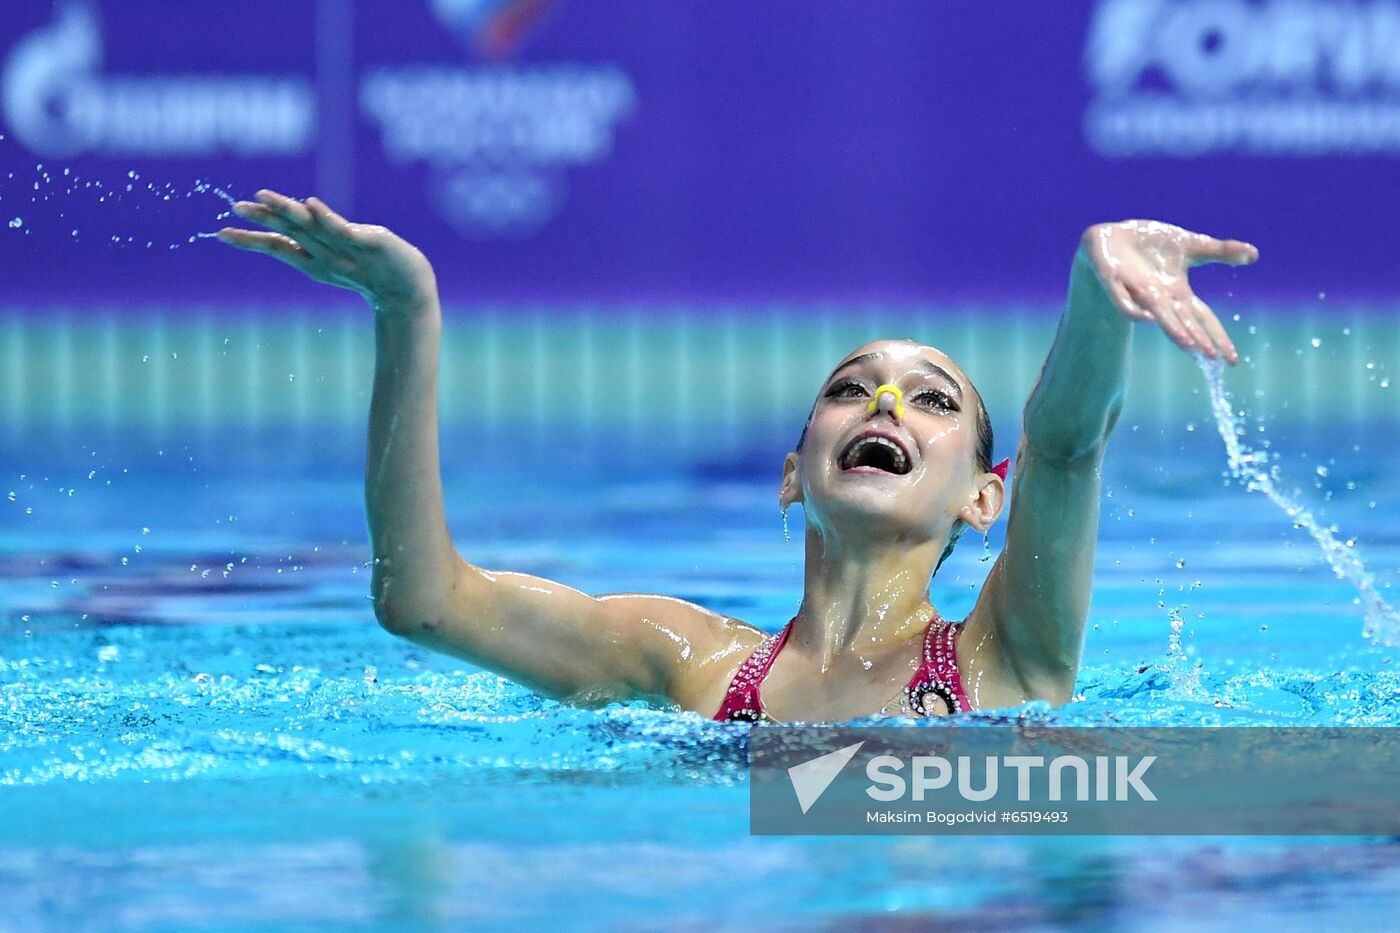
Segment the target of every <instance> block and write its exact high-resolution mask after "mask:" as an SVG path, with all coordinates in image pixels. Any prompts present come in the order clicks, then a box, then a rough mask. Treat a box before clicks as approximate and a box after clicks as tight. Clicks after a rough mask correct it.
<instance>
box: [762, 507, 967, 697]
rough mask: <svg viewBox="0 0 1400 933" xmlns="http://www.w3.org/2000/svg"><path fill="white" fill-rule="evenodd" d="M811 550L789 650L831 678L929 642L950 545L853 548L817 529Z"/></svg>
mask: <svg viewBox="0 0 1400 933" xmlns="http://www.w3.org/2000/svg"><path fill="white" fill-rule="evenodd" d="M806 549H807V560H806V566H805V568H804V572H803V594H802V606H801V608H799V610H798V612H797V619H796V621H795V623H794V624H793V627H792V634H791V635H790V636H789V645H790V646H791V648H789V649H788V650H795V651H796V653H798V654H800V655H805V656H808V657H812V658H814V659H815V660H816V661H817V662H818V663H819V664H820V669H821V670H822V671H823V672H825V671H827V670H830V669H831V668H832V667H833V666H835V665H838V664H843V663H844V662H845V661H847V660H853V659H858V658H857V657H856V656H857V655H868V654H872V653H875V654H878V653H880V652H881V651H882V650H884V649H886V648H888V647H889V646H892V645H896V644H905V643H907V642H908V641H910V640H911V639H912V638H914V637H916V636H921V635H922V634H923V632H924V630H925V629H926V628H927V626H928V620H929V619H930V618H931V616H932V607H931V606H930V604H929V599H928V582H929V577H930V576H932V574H933V568H934V565H935V562H936V561H937V558H938V557H939V555H941V554H942V553H943V541H942V540H930V541H925V542H921V543H919V544H917V545H913V546H911V545H910V544H909V543H908V542H897V543H896V542H890V543H889V544H879V545H872V544H870V543H868V542H862V543H861V544H860V545H859V546H851V544H850V543H849V542H844V541H843V540H842V539H841V538H840V536H839V535H834V534H831V533H830V532H828V533H825V534H823V533H822V532H821V531H819V530H817V529H815V528H812V527H810V526H809V527H808V528H807V534H806Z"/></svg>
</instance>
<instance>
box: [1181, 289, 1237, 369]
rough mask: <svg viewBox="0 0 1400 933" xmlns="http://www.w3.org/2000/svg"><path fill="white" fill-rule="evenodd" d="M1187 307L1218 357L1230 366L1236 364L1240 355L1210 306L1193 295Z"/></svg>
mask: <svg viewBox="0 0 1400 933" xmlns="http://www.w3.org/2000/svg"><path fill="white" fill-rule="evenodd" d="M1187 306H1188V308H1189V309H1190V313H1191V314H1192V315H1193V316H1194V317H1195V319H1196V320H1197V321H1198V322H1199V323H1200V326H1201V329H1202V330H1204V331H1205V333H1206V336H1208V337H1209V338H1210V340H1211V342H1212V343H1213V344H1214V345H1215V349H1216V350H1217V351H1219V353H1220V355H1221V356H1223V357H1225V359H1226V360H1228V361H1229V362H1230V364H1231V365H1233V364H1235V363H1238V362H1239V361H1240V355H1239V353H1238V351H1236V350H1235V344H1234V342H1233V341H1232V340H1230V335H1229V334H1227V333H1226V332H1225V326H1224V325H1223V324H1221V323H1220V319H1219V318H1217V317H1216V316H1215V312H1214V311H1212V310H1211V309H1210V306H1209V305H1207V304H1206V303H1205V302H1204V301H1202V300H1201V299H1199V298H1197V297H1196V296H1195V295H1192V296H1191V297H1190V300H1189V302H1188V303H1187ZM1211 355H1212V356H1213V355H1214V354H1211Z"/></svg>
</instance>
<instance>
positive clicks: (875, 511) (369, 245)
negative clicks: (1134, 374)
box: [220, 191, 1258, 721]
mask: <svg viewBox="0 0 1400 933" xmlns="http://www.w3.org/2000/svg"><path fill="white" fill-rule="evenodd" d="M235 211H236V213H237V214H238V215H239V216H240V217H243V218H244V219H246V220H249V221H252V222H255V223H258V224H260V225H262V226H263V227H265V228H267V229H266V230H262V231H252V230H240V229H235V228H226V229H225V230H223V231H221V232H220V238H221V239H222V240H223V241H224V242H226V243H228V244H230V245H232V246H236V247H238V248H241V249H247V250H252V251H255V252H262V253H266V254H268V255H271V256H273V257H275V258H278V259H280V260H282V261H284V262H286V263H288V264H290V265H293V266H295V267H296V268H298V269H300V270H301V271H303V272H304V273H305V274H307V275H308V276H309V277H311V278H313V279H315V280H316V281H321V282H326V283H328V284H333V285H337V286H339V287H343V288H350V289H353V290H355V291H357V292H359V293H360V294H362V295H364V296H365V297H366V299H367V300H368V301H369V302H370V305H371V307H372V308H373V309H374V316H375V337H376V362H375V379H374V390H373V395H372V398H371V403H370V427H369V457H368V459H367V466H366V475H365V502H366V507H367V510H368V515H369V524H370V537H371V544H372V547H373V551H374V557H375V565H374V579H373V596H374V603H375V612H376V615H377V617H378V619H379V621H380V623H381V624H382V625H383V626H384V627H385V628H386V629H387V630H388V631H390V632H393V633H395V634H398V635H401V636H403V637H406V638H409V639H411V640H413V641H415V642H417V643H419V644H423V645H426V646H428V647H430V648H433V649H436V650H439V651H443V652H447V653H450V654H453V655H457V656H459V657H463V658H466V659H468V660H470V661H472V662H474V663H477V664H480V665H481V666H483V667H486V668H489V669H491V670H494V671H497V672H499V673H501V674H503V675H504V676H507V677H510V678H512V679H514V680H517V681H519V682H521V683H524V684H526V685H527V686H530V687H532V688H533V689H535V690H537V691H539V692H541V693H543V694H546V695H549V696H553V697H558V698H564V699H573V700H575V701H581V702H596V701H601V700H605V699H626V698H649V699H659V700H662V701H664V702H667V703H671V704H674V705H676V706H678V707H680V708H681V709H685V710H693V711H696V712H699V713H701V714H703V715H705V716H711V715H713V714H714V712H715V710H716V709H718V708H719V706H720V703H721V701H722V698H723V695H724V692H725V690H726V688H727V686H728V684H729V681H730V679H731V678H732V677H733V675H734V672H735V670H736V669H737V668H738V666H739V665H740V664H741V663H742V661H743V660H744V659H745V658H746V657H747V656H748V655H749V654H750V653H751V652H752V651H753V649H754V648H755V647H757V646H758V645H759V644H760V643H761V641H762V639H763V637H764V635H763V633H762V632H761V631H760V630H759V629H757V628H755V627H754V626H752V625H750V624H748V623H746V622H744V621H741V620H738V619H734V618H730V617H728V616H724V615H722V614H719V613H715V612H712V611H710V610H708V609H706V608H704V607H702V606H698V605H695V604H693V603H689V602H686V601H684V600H680V599H675V598H672V597H667V596H661V595H655V594H646V593H617V594H608V595H603V596H596V597H595V596H590V595H588V594H585V593H582V592H579V591H578V590H575V589H573V588H571V587H568V586H565V585H563V584H560V583H556V582H554V581H550V580H545V579H542V578H539V577H535V576H531V575H528V574H521V573H514V572H510V571H497V570H486V569H483V568H481V567H477V566H475V565H473V564H471V563H469V562H468V561H466V560H464V559H463V558H462V557H461V556H460V555H459V554H458V552H457V550H456V548H455V546H454V544H453V541H452V538H451V537H450V535H449V534H448V530H447V525H446V521H445V518H444V509H443V502H442V484H441V477H440V475H439V472H438V436H437V407H436V406H437V401H436V395H437V373H438V356H439V351H440V340H441V312H440V308H439V306H438V299H437V289H436V283H435V278H434V275H433V271H432V266H431V264H430V263H429V262H428V260H427V259H426V257H424V256H423V254H422V253H421V252H419V251H418V250H417V249H415V248H414V247H413V246H412V245H410V244H409V243H407V242H406V241H404V240H403V239H401V238H400V237H398V236H396V235H395V234H393V233H392V232H390V231H389V230H387V229H385V228H383V227H379V226H374V225H367V224H356V223H351V222H349V221H347V220H345V219H344V218H342V217H340V216H339V215H338V214H336V213H335V212H334V211H332V210H331V209H330V208H329V207H328V206H326V205H325V204H324V203H323V202H321V201H319V200H317V199H315V198H308V199H307V200H305V201H299V200H296V199H292V198H287V197H284V196H282V195H279V194H276V193H275V192H271V191H261V192H259V193H258V199H257V201H255V202H239V203H238V205H236V207H235ZM1257 255H1258V254H1257V251H1256V250H1255V249H1254V247H1252V246H1249V245H1248V244H1245V243H1240V242H1238V241H1233V240H1216V239H1213V238H1211V237H1207V236H1204V235H1201V234H1194V233H1190V232H1188V231H1185V230H1182V229H1181V228H1179V227H1173V226H1171V225H1169V224H1162V223H1158V222H1155V221H1127V222H1124V223H1119V224H1100V225H1096V226H1094V227H1091V228H1089V230H1087V231H1086V232H1085V234H1084V237H1083V238H1082V239H1081V242H1080V245H1079V249H1078V251H1077V252H1076V254H1075V258H1074V262H1073V265H1072V271H1071V278H1070V293H1069V300H1068V303H1067V306H1066V310H1065V313H1064V316H1063V318H1062V319H1061V322H1060V325H1059V328H1058V330H1057V332H1056V336H1055V341H1054V344H1053V346H1052V347H1051V350H1050V353H1049V355H1048V357H1047V359H1046V363H1045V367H1044V369H1043V370H1042V373H1041V377H1040V380H1039V382H1038V383H1037V385H1036V388H1035V390H1034V391H1033V392H1032V394H1031V396H1030V398H1029V399H1028V401H1027V403H1026V408H1025V412H1024V420H1023V433H1022V435H1021V438H1020V441H1019V444H1018V447H1017V452H1016V458H1015V475H1014V477H1013V479H1012V483H1011V486H1012V489H1013V490H1014V494H1013V495H1012V496H1011V497H1010V509H1009V518H1008V521H1009V525H1008V528H1007V535H1006V547H1005V548H1004V549H1003V551H1002V553H1001V555H1000V556H999V557H998V559H997V561H996V563H995V564H994V566H993V568H992V571H991V573H990V574H989V575H988V578H987V581H986V583H985V584H984V586H983V589H982V591H981V592H980V593H979V596H978V599H977V602H976V604H975V606H974V608H973V610H972V612H971V613H970V614H969V615H968V617H967V619H966V622H965V625H964V630H963V632H962V634H961V636H960V639H959V643H958V667H959V671H960V673H961V675H962V679H963V683H964V685H965V687H966V690H967V693H968V695H969V697H970V699H971V700H972V703H973V706H974V707H995V706H1006V705H1013V704H1019V703H1024V702H1025V701H1027V700H1031V699H1043V700H1048V701H1050V702H1052V703H1064V702H1067V701H1068V700H1069V699H1070V697H1071V694H1072V692H1073V686H1074V678H1075V675H1076V674H1077V671H1078V667H1079V661H1080V656H1081V654H1082V650H1083V637H1084V627H1085V623H1086V621H1087V618H1088V611H1089V596H1090V590H1091V585H1092V567H1093V553H1094V540H1095V536H1096V532H1097V527H1098V507H1099V469H1100V465H1101V463H1102V459H1103V456H1104V452H1105V449H1106V445H1107V440H1108V437H1109V435H1110V433H1111V432H1112V429H1113V426H1114V423H1115V422H1116V420H1117V417H1118V413H1119V411H1120V410H1121V406H1122V400H1123V394H1124V392H1125V391H1126V382H1127V355H1128V348H1129V341H1130V339H1131V332H1132V325H1133V323H1135V322H1139V321H1141V322H1152V323H1156V324H1157V325H1158V326H1160V327H1161V328H1162V330H1163V331H1165V332H1166V333H1167V335H1168V336H1169V337H1170V338H1171V339H1172V340H1174V341H1175V342H1176V343H1177V344H1178V345H1179V346H1181V347H1182V348H1183V349H1184V350H1186V351H1188V352H1192V353H1203V354H1205V355H1206V356H1208V357H1211V358H1223V359H1224V360H1226V361H1227V362H1229V363H1232V364H1233V363H1235V362H1236V361H1237V359H1238V356H1237V354H1236V353H1235V349H1234V347H1233V346H1232V345H1231V343H1230V340H1229V337H1228V335H1227V334H1226V333H1225V330H1224V328H1223V327H1222V326H1221V325H1220V322H1219V321H1218V319H1216V317H1215V315H1214V313H1213V312H1212V311H1211V310H1210V308H1209V307H1208V306H1206V305H1205V304H1204V303H1203V302H1201V301H1200V300H1199V299H1198V298H1197V297H1196V296H1195V295H1194V293H1192V292H1191V289H1190V287H1189V284H1188V282H1187V270H1188V269H1189V268H1190V267H1191V266H1193V265H1196V264H1199V263H1201V262H1216V261H1218V262H1229V263H1233V264H1244V263H1249V262H1253V261H1254V260H1255V259H1256V258H1257ZM885 383H890V384H893V385H896V386H898V387H899V388H900V390H901V391H902V392H903V401H904V410H903V413H902V414H901V413H899V412H897V411H895V410H893V407H892V406H891V405H890V404H889V399H886V401H885V402H884V403H883V404H877V406H876V408H875V410H874V411H873V412H872V411H871V410H870V402H871V401H872V400H876V399H875V398H874V392H875V390H876V388H877V387H878V386H880V385H882V384H885ZM977 398H978V396H977V392H976V389H975V387H974V386H973V384H972V382H971V381H970V380H969V379H968V378H967V376H966V374H965V373H963V372H962V371H961V369H960V368H959V367H958V365H957V363H956V362H955V361H954V360H952V359H950V358H949V357H948V356H947V355H946V354H944V353H942V352H940V351H939V350H937V349H935V348H933V347H929V346H922V345H920V344H917V343H915V342H913V341H909V340H881V341H875V342H873V343H870V344H867V345H865V346H863V347H860V348H857V349H856V350H855V351H853V352H852V353H850V354H849V355H848V356H847V357H846V358H845V359H844V360H842V361H841V363H840V364H839V365H838V366H837V367H836V368H835V369H834V370H833V372H832V374H831V375H830V376H829V377H828V379H827V380H826V382H825V383H824V384H823V386H822V387H821V391H820V394H819V397H818V400H817V403H816V405H815V407H814V409H813V412H812V419H811V423H810V425H809V428H808V431H807V436H806V440H805V443H804V444H803V447H802V450H801V451H793V452H792V453H789V454H788V455H787V458H786V459H785V461H784V463H783V469H782V478H781V481H780V484H779V502H780V504H781V505H782V506H783V507H784V508H790V507H797V506H800V507H801V508H802V509H803V511H804V513H805V517H806V533H805V542H804V543H805V549H806V564H805V567H804V576H803V599H802V603H801V606H800V607H799V609H798V612H797V616H796V622H795V624H794V628H793V632H792V636H791V637H790V639H789V641H788V644H787V646H786V647H785V648H784V650H783V651H782V652H781V653H780V654H779V655H778V657H777V659H776V660H775V661H774V663H773V667H772V669H771V671H770V673H769V675H768V677H767V679H766V680H765V681H764V683H763V691H762V692H763V699H764V703H765V707H766V709H767V710H768V712H769V713H770V715H771V716H772V717H773V718H775V719H777V720H783V721H786V720H797V719H801V720H805V721H831V720H842V719H849V718H852V717H855V716H864V715H869V714H873V713H876V712H880V711H883V712H887V713H896V714H897V713H900V712H903V710H902V709H901V708H900V703H899V701H900V699H901V695H902V688H903V686H904V685H905V683H907V681H908V679H909V677H910V675H911V674H912V672H913V670H914V669H915V667H916V666H917V661H918V658H919V654H920V648H921V645H922V639H923V634H924V631H925V628H926V626H927V622H928V620H929V618H930V617H931V614H932V612H933V611H934V607H933V603H932V602H931V601H930V595H931V594H930V587H929V580H930V576H931V575H932V573H933V569H934V567H935V565H936V564H937V561H938V558H939V556H940V555H941V554H942V552H943V548H944V544H945V542H946V541H947V540H948V537H949V535H950V534H951V533H953V531H954V529H955V527H957V523H959V522H961V523H963V524H964V525H965V526H966V527H967V529H968V530H969V532H970V533H980V532H982V531H984V530H986V529H987V528H989V527H990V526H991V524H992V523H993V522H995V521H997V520H998V519H999V517H1000V516H1001V515H1002V513H1003V510H1004V507H1005V505H1006V503H1007V489H1006V484H1005V483H1004V482H1003V481H1002V479H1001V477H999V476H998V475H997V474H995V473H992V472H989V471H986V470H982V469H980V468H979V466H978V464H977V450H976V447H977V436H976V435H977V430H976V412H977V404H978V403H977ZM877 401H878V400H877ZM868 434H878V435H881V437H882V440H879V441H870V440H866V441H864V442H862V441H861V439H862V438H863V437H864V436H865V435H868ZM858 442H861V443H863V444H864V445H865V446H864V447H862V448H861V449H859V450H857V449H856V447H855V446H853V445H855V444H857V443H858ZM872 443H873V444H875V445H877V446H878V447H880V448H883V449H880V450H876V449H875V447H872V446H870V445H871V444H872ZM896 451H897V452H896ZM853 454H858V456H852V455H853ZM468 549H469V548H468ZM933 711H935V712H941V711H942V710H941V709H937V710H933Z"/></svg>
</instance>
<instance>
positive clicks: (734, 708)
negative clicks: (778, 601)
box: [715, 616, 797, 722]
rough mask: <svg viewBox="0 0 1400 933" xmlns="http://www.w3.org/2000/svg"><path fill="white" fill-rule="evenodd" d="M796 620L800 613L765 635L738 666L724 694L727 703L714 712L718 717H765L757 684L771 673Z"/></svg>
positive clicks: (721, 719)
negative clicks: (779, 628)
mask: <svg viewBox="0 0 1400 933" xmlns="http://www.w3.org/2000/svg"><path fill="white" fill-rule="evenodd" d="M796 621H797V617H796V616H793V618H792V620H791V621H790V622H788V624H787V625H785V626H783V630H782V631H781V632H779V633H777V634H776V635H768V636H767V637H765V638H764V639H763V641H762V643H760V644H759V646H758V647H757V648H755V649H754V650H753V654H751V655H749V656H748V658H746V659H745V660H744V663H743V664H740V665H739V669H738V670H737V671H735V672H734V679H733V680H731V681H730V682H729V690H728V691H726V692H725V694H724V703H723V704H721V705H720V708H719V712H717V713H715V720H716V721H718V722H745V721H747V722H758V721H759V720H760V719H764V718H766V716H765V714H764V712H763V700H762V699H760V698H759V694H758V685H759V684H761V683H763V678H765V677H767V676H768V669H769V668H770V667H772V666H773V659H774V658H776V657H777V656H778V652H779V651H782V650H783V645H785V644H787V639H788V633H790V632H791V631H792V623H793V622H796Z"/></svg>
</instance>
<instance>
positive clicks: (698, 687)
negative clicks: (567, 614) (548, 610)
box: [598, 593, 767, 716]
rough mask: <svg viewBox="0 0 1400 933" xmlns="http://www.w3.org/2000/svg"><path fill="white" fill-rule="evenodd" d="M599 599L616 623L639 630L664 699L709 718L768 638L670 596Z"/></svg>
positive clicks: (746, 625)
mask: <svg viewBox="0 0 1400 933" xmlns="http://www.w3.org/2000/svg"><path fill="white" fill-rule="evenodd" d="M598 599H599V600H600V601H602V602H603V603H604V604H605V605H608V608H609V610H610V611H611V613H615V614H617V615H616V616H615V620H616V621H617V622H619V623H621V622H622V618H618V617H619V616H620V617H625V618H626V620H627V621H626V622H625V623H623V624H624V625H626V626H627V627H629V628H630V627H631V626H632V625H639V626H640V632H639V633H638V637H640V639H641V645H643V646H644V648H643V650H645V651H646V652H647V654H648V655H649V656H650V657H651V658H652V659H653V661H654V663H655V664H656V665H658V666H659V667H661V668H664V675H663V676H662V678H661V680H662V681H664V682H665V683H667V684H668V685H669V686H668V689H667V690H666V696H665V699H666V700H668V701H670V702H672V703H675V704H676V705H678V706H680V707H681V708H682V709H687V710H695V711H697V712H703V713H705V715H707V716H708V715H712V714H713V713H714V711H715V710H716V709H719V705H720V702H721V701H722V700H723V697H724V693H725V691H726V690H728V689H729V681H730V680H731V679H733V676H734V673H735V672H736V671H737V670H738V669H739V665H740V664H742V663H744V659H745V658H747V657H748V656H749V655H750V654H752V653H753V651H754V649H756V648H757V647H758V646H759V645H760V644H762V643H763V639H764V638H766V637H767V635H766V633H764V632H763V631H762V630H761V629H759V628H758V627H757V626H754V625H751V624H750V623H748V622H745V621H743V620H742V619H737V618H735V617H733V616H730V615H726V614H724V613H722V612H716V611H714V610H712V609H707V608H706V607H704V606H701V605H699V604H698V603H693V602H690V601H688V600H685V599H680V598H678V597H674V596H660V595H655V594H646V593H610V594H607V595H604V596H600V597H598ZM654 669H655V668H654ZM711 700H713V703H711ZM712 706H713V708H711V707H712Z"/></svg>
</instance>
